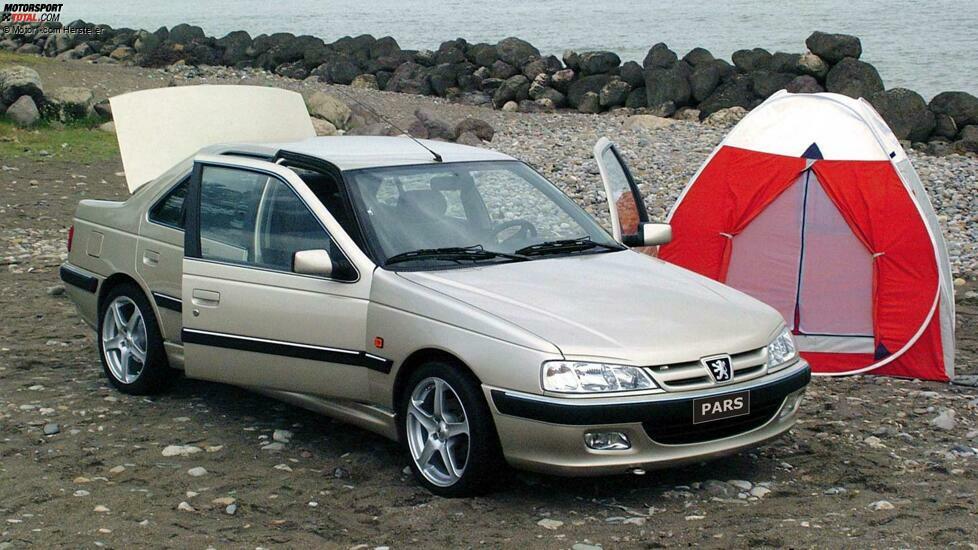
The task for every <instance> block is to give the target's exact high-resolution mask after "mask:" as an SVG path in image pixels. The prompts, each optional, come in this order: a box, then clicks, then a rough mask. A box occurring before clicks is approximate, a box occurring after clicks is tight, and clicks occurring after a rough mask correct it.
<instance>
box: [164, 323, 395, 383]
mask: <svg viewBox="0 0 978 550" xmlns="http://www.w3.org/2000/svg"><path fill="white" fill-rule="evenodd" d="M180 335H181V337H182V339H183V343H184V344H200V345H203V346H212V347H216V348H225V349H236V350H240V351H251V352H254V353H265V354H268V355H279V356H282V357H295V358H297V359H309V360H312V361H323V362H325V363H339V364H342V365H352V366H355V367H365V368H368V369H370V370H374V371H377V372H382V373H384V374H390V372H391V367H393V366H394V362H393V361H391V360H390V359H385V358H383V357H378V356H376V355H371V354H369V353H367V352H365V351H353V350H344V349H336V348H327V347H322V346H313V345H309V344H298V343H293V342H282V341H278V340H265V339H260V338H252V337H249V336H238V335H234V334H220V333H215V332H205V331H199V330H193V329H186V328H185V329H182V330H181V331H180Z"/></svg>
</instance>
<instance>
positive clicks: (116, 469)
mask: <svg viewBox="0 0 978 550" xmlns="http://www.w3.org/2000/svg"><path fill="white" fill-rule="evenodd" d="M125 471H126V467H125V466H122V465H119V466H116V467H114V468H112V469H110V470H109V473H110V474H121V473H122V472H125Z"/></svg>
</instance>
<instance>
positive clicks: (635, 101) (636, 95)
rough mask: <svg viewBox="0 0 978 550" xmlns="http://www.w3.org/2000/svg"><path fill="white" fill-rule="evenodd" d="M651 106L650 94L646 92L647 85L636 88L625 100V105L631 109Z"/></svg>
mask: <svg viewBox="0 0 978 550" xmlns="http://www.w3.org/2000/svg"><path fill="white" fill-rule="evenodd" d="M648 106H649V100H648V96H646V94H645V86H642V87H641V88H635V89H634V90H632V91H631V92H629V94H628V99H626V100H625V107H628V108H629V109H644V108H646V107H648Z"/></svg>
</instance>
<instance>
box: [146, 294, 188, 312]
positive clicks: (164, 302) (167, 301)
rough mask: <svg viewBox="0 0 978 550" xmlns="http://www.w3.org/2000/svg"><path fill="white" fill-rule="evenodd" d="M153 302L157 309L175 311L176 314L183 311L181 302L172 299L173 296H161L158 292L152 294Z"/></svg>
mask: <svg viewBox="0 0 978 550" xmlns="http://www.w3.org/2000/svg"><path fill="white" fill-rule="evenodd" d="M153 300H154V301H155V302H156V305H157V306H159V307H162V308H165V309H169V310H170V311H176V312H177V313H180V312H182V311H183V301H181V300H180V299H179V298H174V297H173V296H169V295H166V294H162V293H160V292H154V293H153Z"/></svg>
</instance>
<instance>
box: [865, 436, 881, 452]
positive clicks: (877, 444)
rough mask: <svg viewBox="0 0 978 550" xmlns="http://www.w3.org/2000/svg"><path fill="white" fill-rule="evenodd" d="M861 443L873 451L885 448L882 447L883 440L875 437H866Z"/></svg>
mask: <svg viewBox="0 0 978 550" xmlns="http://www.w3.org/2000/svg"><path fill="white" fill-rule="evenodd" d="M863 443H865V444H867V445H869V446H870V447H872V448H874V449H879V448H882V447H885V446H886V445H883V440H881V439H880V438H878V437H876V436H875V435H871V436H869V437H867V438H866V439H864V440H863Z"/></svg>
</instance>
